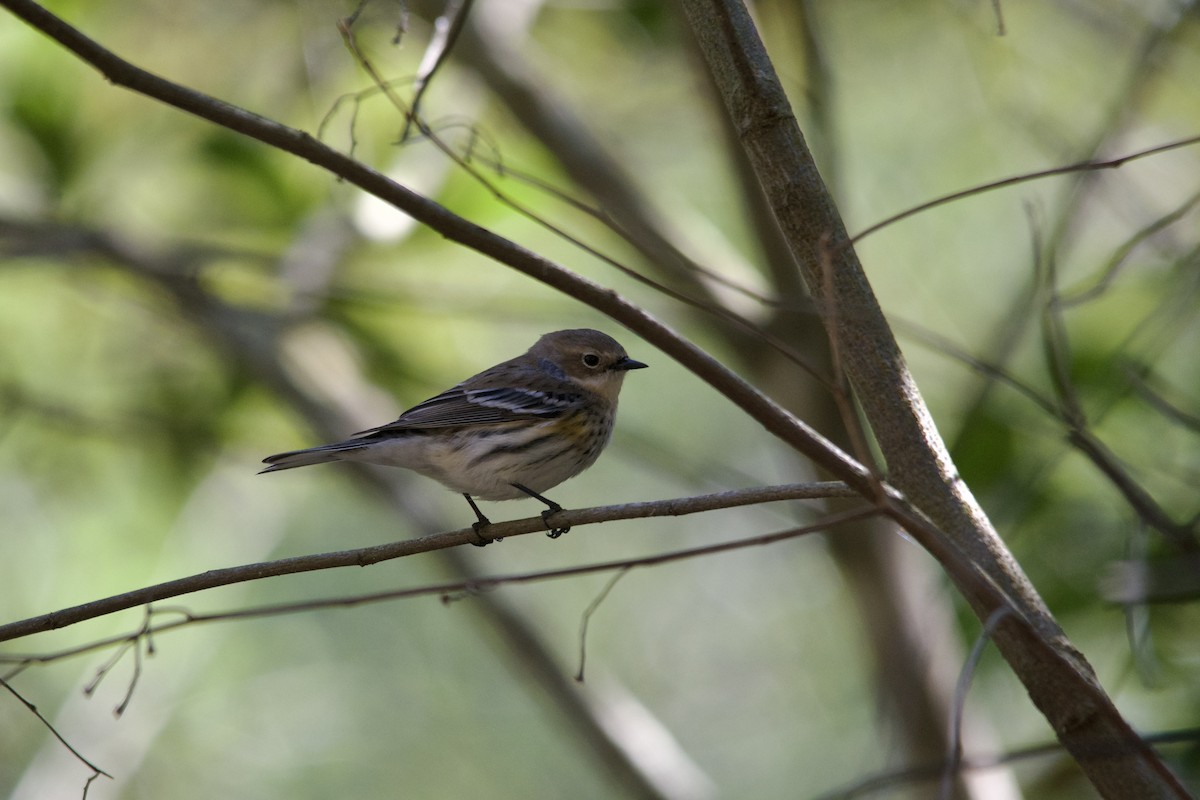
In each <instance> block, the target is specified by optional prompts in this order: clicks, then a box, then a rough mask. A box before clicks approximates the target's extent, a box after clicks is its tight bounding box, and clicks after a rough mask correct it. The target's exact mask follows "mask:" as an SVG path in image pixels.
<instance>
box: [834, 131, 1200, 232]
mask: <svg viewBox="0 0 1200 800" xmlns="http://www.w3.org/2000/svg"><path fill="white" fill-rule="evenodd" d="M1194 144H1200V135H1197V136H1189V137H1188V138H1186V139H1178V140H1176V141H1173V142H1167V143H1166V144H1160V145H1156V146H1154V147H1148V148H1146V149H1145V150H1137V151H1135V152H1133V153H1129V154H1127V155H1123V156H1119V157H1117V158H1110V159H1107V160H1104V161H1081V162H1079V163H1078V164H1069V165H1067V166H1065V167H1052V168H1050V169H1043V170H1038V171H1036V172H1025V173H1022V174H1020V175H1013V176H1012V177H1010V178H1001V179H1000V180H998V181H992V182H991V183H983V184H979V185H977V186H972V187H971V188H969V189H961V190H959V191H957V192H951V193H950V194H945V195H942V196H941V197H935V198H934V199H932V200H929V201H927V202H924V203H921V204H920V205H916V206H913V207H912V208H908V209H905V210H904V211H901V212H900V213H899V214H893V215H892V216H890V217H886V218H884V219H882V220H880V221H879V222H876V223H875V224H874V225H871V226H869V227H867V228H864V229H863V230H861V231H859V232H858V233H856V234H854V235H853V236H851V237H850V240H849V241H848V242H847V243H846V246H849V245H855V244H858V243H859V242H861V241H862V240H863V239H865V238H866V237H868V236H870V235H871V234H873V233H878V232H879V231H881V230H883V229H884V228H886V227H888V226H890V225H895V224H896V223H897V222H900V221H901V220H906V219H908V218H909V217H914V216H916V215H917V214H920V213H923V212H925V211H929V210H930V209H933V208H937V207H938V206H944V205H946V204H947V203H953V202H955V201H957V200H962V199H964V198H967V197H975V196H976V195H981V194H986V193H987V192H993V191H995V190H997V189H1006V188H1008V187H1009V186H1017V185H1019V184H1022V183H1029V182H1030V181H1038V180H1041V179H1042V178H1052V177H1055V176H1057V175H1070V174H1073V173H1077V172H1098V171H1101V170H1106V169H1117V168H1119V167H1123V166H1125V165H1126V164H1128V163H1129V162H1131V161H1137V160H1139V159H1142V158H1149V157H1150V156H1156V155H1160V154H1162V153H1166V152H1169V151H1171V150H1178V149H1180V148H1183V147H1191V146H1192V145H1194Z"/></svg>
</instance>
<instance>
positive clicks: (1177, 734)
mask: <svg viewBox="0 0 1200 800" xmlns="http://www.w3.org/2000/svg"><path fill="white" fill-rule="evenodd" d="M1143 738H1144V739H1145V740H1146V741H1147V742H1148V743H1150V744H1191V743H1194V742H1197V741H1200V728H1181V729H1179V730H1175V731H1163V732H1160V733H1147V734H1145V735H1144V736H1143ZM1062 752H1063V746H1062V744H1061V743H1060V742H1046V743H1044V744H1036V745H1030V746H1029V747H1022V748H1018V749H1016V750H1010V751H1009V752H1007V753H1004V754H1002V755H999V756H992V757H986V756H973V757H969V758H964V759H962V760H961V761H960V763H959V765H958V769H959V770H960V771H982V770H989V769H995V768H996V767H1001V766H1004V765H1005V764H1014V763H1017V762H1019V761H1028V760H1029V759H1031V758H1041V757H1043V756H1050V755H1061V754H1062ZM945 768H946V765H945V764H944V763H938V764H921V765H919V766H915V767H905V768H904V769H898V770H893V771H890V772H883V773H880V774H878V775H872V776H871V777H869V778H865V779H863V780H861V781H858V782H857V783H855V784H852V785H850V786H844V787H842V788H840V789H835V790H833V791H830V792H825V793H823V794H820V795H818V796H817V797H816V798H814V800H854V798H856V797H865V796H867V795H871V794H875V793H877V792H882V791H885V790H888V789H896V788H898V787H900V786H903V785H905V784H911V783H919V782H924V781H932V780H937V779H938V778H939V777H940V776H941V774H942V771H943V770H944V769H945Z"/></svg>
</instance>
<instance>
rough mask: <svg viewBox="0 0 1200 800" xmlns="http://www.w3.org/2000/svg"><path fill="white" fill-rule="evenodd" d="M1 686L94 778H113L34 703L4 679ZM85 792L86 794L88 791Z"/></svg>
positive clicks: (89, 782) (89, 781)
mask: <svg viewBox="0 0 1200 800" xmlns="http://www.w3.org/2000/svg"><path fill="white" fill-rule="evenodd" d="M0 686H3V687H4V688H5V689H7V690H8V692H9V694H11V695H12V696H13V697H15V698H17V700H18V701H20V703H21V705H23V706H25V708H27V709H29V712H30V713H31V714H33V715H34V716H35V717H37V718H38V721H39V722H41V723H42V725H44V726H45V727H46V730H48V731H50V735H52V736H53V737H54V738H55V739H58V741H59V743H60V744H61V745H62V746H63V747H65V748H67V750H68V751H70V753H71V755H73V756H75V758H77V759H79V761H80V762H82V763H83V765H84V766H86V767H87V768H88V769H90V770H91V771H92V773H93V777H95V776H96V775H103V776H104V777H106V778H109V779H111V778H112V775H109V774H108V773H107V772H105V771H104V770H102V769H100V768H99V767H97V766H96V765H95V764H93V763H92V762H91V761H88V759H87V758H86V757H85V756H84V755H83V754H82V753H80V752H79V751H78V750H76V749H75V747H74V746H73V745H72V744H71V743H70V742H68V741H67V740H66V739H65V738H63V735H62V734H61V733H59V732H58V731H57V730H56V729H55V727H54V725H53V724H52V723H51V722H50V720H48V719H46V718H45V717H44V716H43V715H42V712H41V711H38V708H37V706H35V705H34V704H33V703H31V702H29V701H28V700H26V699H25V697H24V695H22V694H21V693H20V692H18V691H17V690H16V689H14V688H13V686H12V684H10V683H9V682H8V681H6V680H4V679H3V678H0ZM88 785H89V786H90V785H91V780H88ZM84 791H85V793H86V789H85V790H84Z"/></svg>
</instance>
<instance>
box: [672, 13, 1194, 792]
mask: <svg viewBox="0 0 1200 800" xmlns="http://www.w3.org/2000/svg"><path fill="white" fill-rule="evenodd" d="M683 5H684V9H685V11H686V13H687V15H688V17H689V20H690V22H691V25H692V28H693V30H694V31H695V33H696V36H697V38H698V39H699V41H700V44H701V50H702V52H703V54H704V57H705V59H706V61H707V62H708V64H709V68H710V70H711V71H712V72H713V75H714V77H715V79H716V82H717V84H718V87H719V88H720V90H721V93H722V96H723V97H724V100H725V104H726V108H727V111H728V113H729V115H730V118H731V119H732V120H733V123H734V125H735V126H736V127H737V129H738V131H739V134H740V136H741V140H742V144H743V147H744V148H745V150H746V153H747V155H748V157H749V158H750V161H751V163H752V164H753V166H754V168H755V171H756V173H757V174H758V177H759V180H760V182H761V183H762V185H763V188H764V191H765V192H766V194H767V197H768V199H769V201H770V203H771V205H772V208H773V210H774V213H775V216H776V219H777V220H778V221H779V223H780V228H781V229H782V230H783V231H784V234H785V235H786V236H787V238H788V240H789V243H790V245H791V247H792V250H793V253H794V255H795V257H796V260H797V262H798V263H799V264H800V265H801V269H802V271H803V273H804V278H805V282H806V284H807V285H808V287H809V291H810V292H812V293H813V294H814V296H816V297H818V298H819V301H818V308H819V309H821V310H824V311H825V312H826V316H827V322H826V324H827V325H831V326H833V330H831V331H830V335H831V336H833V337H836V338H837V340H838V342H839V344H840V345H841V347H840V349H841V351H842V352H843V353H844V354H845V362H844V366H845V369H846V373H847V374H848V375H849V377H850V379H851V380H852V382H853V383H854V386H855V388H856V390H857V393H858V397H859V400H860V402H861V403H862V407H863V410H864V413H865V415H866V417H867V419H868V421H869V423H870V425H871V427H872V430H873V432H874V433H875V436H876V440H877V441H878V443H879V446H880V449H881V451H882V452H883V455H884V458H885V459H886V461H887V466H888V474H889V480H890V481H891V482H892V483H893V484H894V485H895V486H896V487H898V488H899V489H901V490H902V491H903V492H904V493H905V495H906V496H907V497H908V498H909V499H910V500H911V502H912V503H913V504H914V505H915V506H916V507H917V508H919V509H920V510H921V511H922V512H924V513H925V514H926V515H928V518H929V520H931V521H932V523H933V524H934V525H935V526H936V527H937V528H938V529H940V530H941V531H944V532H945V534H947V535H948V536H949V537H950V538H951V539H952V540H953V541H954V542H955V544H957V545H958V547H959V548H961V550H962V551H963V552H965V553H967V554H969V556H970V559H971V561H972V562H973V563H974V564H975V565H977V566H979V567H981V568H982V569H983V571H984V572H985V573H986V575H987V578H988V579H989V581H990V582H992V583H993V586H994V588H997V589H999V590H1000V591H1001V592H1002V594H1003V595H1004V596H1005V597H1006V598H1007V600H1008V601H1009V602H1011V603H1013V605H1014V610H1016V611H1017V615H1014V617H1015V616H1020V617H1024V620H1025V622H1026V623H1027V624H1028V625H1030V626H1032V630H1030V629H1028V628H1026V627H1025V626H1024V625H1011V624H1009V622H1008V621H1005V622H1004V623H1001V624H999V625H998V626H997V627H996V629H995V631H994V635H995V641H996V644H997V646H998V648H999V649H1000V651H1001V653H1002V654H1003V655H1004V657H1005V658H1006V660H1007V661H1008V662H1009V664H1011V665H1012V667H1013V670H1014V671H1015V672H1016V674H1017V676H1018V677H1019V678H1020V679H1021V681H1022V683H1024V685H1025V687H1026V689H1027V690H1028V691H1029V694H1030V697H1031V698H1032V699H1033V701H1034V703H1035V704H1036V705H1037V706H1038V708H1039V709H1040V710H1041V711H1042V713H1043V714H1045V715H1046V718H1047V720H1048V721H1049V722H1050V724H1051V726H1052V727H1053V728H1054V730H1055V732H1056V733H1057V735H1058V736H1059V738H1060V740H1061V741H1062V742H1063V744H1064V745H1065V746H1066V747H1067V749H1068V750H1069V751H1071V753H1072V755H1073V756H1074V757H1075V758H1076V759H1077V760H1078V761H1079V763H1080V765H1081V767H1082V768H1083V769H1084V771H1085V772H1086V774H1087V775H1088V777H1089V779H1091V780H1092V782H1093V784H1094V785H1095V786H1096V787H1097V789H1099V790H1100V792H1101V793H1102V794H1103V795H1104V796H1106V797H1112V798H1125V797H1187V796H1189V795H1188V793H1187V791H1186V790H1185V789H1184V788H1183V786H1182V785H1181V784H1180V783H1179V781H1178V780H1177V779H1176V778H1175V777H1174V776H1173V775H1171V773H1170V772H1169V770H1167V769H1166V767H1165V765H1163V763H1162V761H1161V760H1160V759H1159V758H1158V757H1157V755H1156V754H1155V753H1154V752H1153V750H1151V748H1150V747H1149V746H1147V745H1146V744H1145V743H1144V742H1143V741H1142V740H1141V739H1140V738H1139V737H1138V736H1137V735H1136V733H1134V731H1133V730H1132V729H1131V728H1130V727H1129V725H1128V723H1126V722H1125V720H1124V719H1123V718H1122V717H1121V715H1120V714H1119V713H1118V711H1117V710H1116V708H1115V707H1114V706H1113V704H1112V701H1111V700H1110V699H1109V698H1108V696H1107V695H1106V694H1105V693H1104V690H1103V689H1102V688H1101V687H1100V685H1099V683H1098V682H1097V680H1096V678H1095V675H1094V673H1093V672H1092V670H1091V667H1090V666H1089V665H1088V664H1087V662H1086V660H1084V658H1083V657H1082V655H1080V654H1079V653H1078V652H1077V651H1076V650H1075V649H1074V648H1073V647H1071V645H1070V643H1069V642H1068V641H1067V640H1066V637H1065V636H1064V635H1063V633H1062V631H1061V630H1060V629H1059V627H1058V625H1057V623H1056V622H1055V621H1054V619H1053V617H1052V616H1051V615H1050V613H1049V610H1048V609H1047V608H1046V607H1045V604H1044V603H1043V601H1042V600H1041V598H1040V597H1039V596H1038V594H1037V592H1036V591H1035V590H1034V588H1033V586H1032V585H1031V584H1030V583H1029V581H1028V579H1027V578H1026V577H1025V575H1024V574H1023V572H1022V571H1021V569H1020V567H1019V565H1018V564H1017V563H1016V561H1015V560H1014V559H1013V558H1012V556H1011V554H1010V553H1009V552H1008V550H1007V549H1006V548H1005V546H1004V544H1003V542H1001V541H1000V539H999V537H998V536H997V535H996V532H995V530H994V529H993V528H992V526H991V523H990V521H989V520H988V519H987V516H986V515H985V514H984V512H983V510H982V509H981V508H980V507H979V505H978V503H977V502H976V501H975V499H974V497H973V496H972V495H971V493H970V491H969V489H968V488H967V486H966V485H965V483H964V482H963V481H962V480H961V478H960V477H959V476H958V473H957V470H956V468H955V466H954V464H953V462H952V461H951V460H950V456H949V454H948V452H947V451H946V449H945V444H944V443H943V442H942V440H941V437H940V436H939V435H938V433H937V429H936V426H935V425H934V423H933V420H932V418H931V416H930V414H929V411H928V409H927V408H926V407H925V405H924V402H923V400H922V398H921V396H920V393H919V392H918V390H917V388H916V385H915V383H914V381H913V379H912V376H911V375H910V374H909V372H908V369H907V366H906V365H905V362H904V358H903V356H902V355H901V353H900V349H899V347H898V346H897V344H896V341H895V338H894V336H893V335H892V332H891V330H890V328H889V326H888V323H887V320H886V319H885V318H884V316H883V313H882V311H881V309H880V308H879V304H878V302H877V301H876V299H875V297H874V294H873V293H872V291H871V287H870V285H869V282H868V281H867V278H866V275H865V273H864V272H863V269H862V265H861V264H860V263H859V261H858V258H857V255H856V254H855V252H854V250H853V247H852V246H850V245H849V237H848V234H847V233H846V230H845V226H844V224H843V222H842V219H841V216H840V214H839V213H838V210H837V208H836V206H835V204H834V202H833V199H832V197H830V195H829V193H828V191H827V190H826V188H825V185H824V183H823V181H822V179H821V176H820V174H819V172H818V171H817V168H816V165H815V163H814V162H813V159H812V156H811V154H810V153H809V152H808V149H807V145H806V144H805V141H804V137H803V135H802V134H801V132H800V129H799V127H798V126H797V124H796V120H795V117H794V115H793V114H792V110H791V106H790V104H789V102H788V99H787V97H786V95H785V94H784V92H783V89H782V87H781V85H780V83H779V80H778V78H777V77H776V75H775V72H774V68H773V66H772V64H771V62H770V59H769V58H768V56H767V53H766V50H765V48H764V47H763V44H762V41H761V39H760V38H759V36H758V32H757V30H756V29H755V27H754V23H753V20H752V19H751V17H750V15H749V13H748V12H747V10H746V8H745V7H744V5H743V4H742V3H741V2H739V0H683ZM827 240H828V241H831V242H832V243H833V244H834V245H835V253H834V263H833V264H832V269H833V276H832V277H833V280H832V281H830V282H829V284H830V285H829V287H828V290H827V288H826V286H825V285H824V284H825V281H824V280H823V278H824V272H823V262H822V252H821V243H822V242H823V241H827ZM831 309H836V311H837V313H836V314H832V313H829V312H830V310H831ZM909 530H910V531H912V532H913V533H914V535H915V536H917V537H918V539H919V541H921V543H922V544H923V545H925V546H926V547H931V546H933V547H939V544H940V543H939V542H938V541H937V540H938V538H939V537H938V531H927V532H925V533H927V534H929V535H922V533H919V532H917V531H914V529H913V528H912V527H910V528H909ZM935 554H936V550H935ZM939 560H942V559H941V557H940V556H939ZM943 565H944V566H946V567H947V569H948V571H949V574H950V577H951V578H952V580H954V581H955V583H956V584H957V585H958V586H959V589H960V591H962V592H963V594H964V596H965V597H967V599H968V601H969V602H971V603H972V606H973V608H974V610H975V613H976V614H977V615H979V618H980V619H981V620H985V619H989V618H991V615H992V614H994V613H996V612H997V611H998V610H999V609H998V606H991V605H990V603H989V602H988V600H987V599H986V595H987V594H990V592H985V593H984V594H983V595H981V594H977V590H979V589H980V588H982V587H981V585H980V584H979V583H978V582H977V581H976V580H975V579H974V578H975V576H974V575H971V574H970V573H968V572H960V571H959V570H957V569H956V568H955V567H956V566H957V565H956V564H955V563H954V560H953V559H949V560H948V561H943ZM981 601H983V602H981ZM1114 744H1117V745H1118V746H1119V748H1121V750H1122V753H1123V754H1124V755H1123V757H1118V758H1096V757H1094V754H1095V752H1096V749H1097V747H1101V746H1102V747H1105V748H1112V747H1113V745H1114Z"/></svg>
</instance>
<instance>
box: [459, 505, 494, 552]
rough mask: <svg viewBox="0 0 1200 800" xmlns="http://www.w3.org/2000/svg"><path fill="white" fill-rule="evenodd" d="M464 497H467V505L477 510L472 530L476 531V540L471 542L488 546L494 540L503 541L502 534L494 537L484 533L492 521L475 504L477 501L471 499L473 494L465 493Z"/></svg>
mask: <svg viewBox="0 0 1200 800" xmlns="http://www.w3.org/2000/svg"><path fill="white" fill-rule="evenodd" d="M463 497H465V498H467V505H469V506H471V510H472V511H474V512H475V521H474V522H472V523H471V530H473V531H475V539H476V541H474V542H471V544H473V545H475V546H476V547H487V546H488V545H489V544H491V543H492V542H503V541H504V537H502V536H497V537H496V538H495V539H492V538H489V537H487V536H484V535H483V531H484V529H485V528H487V527H488V526H489V525H491V524H492V521H491V520H490V519H488V518H487V517H485V516H484V515H483V512H482V511H480V510H479V506H477V505H475V501H474V500H472V499H471V495H469V494H464V495H463Z"/></svg>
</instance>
